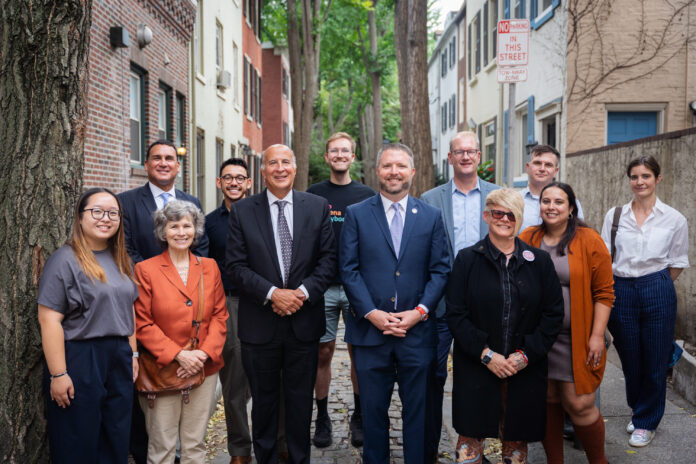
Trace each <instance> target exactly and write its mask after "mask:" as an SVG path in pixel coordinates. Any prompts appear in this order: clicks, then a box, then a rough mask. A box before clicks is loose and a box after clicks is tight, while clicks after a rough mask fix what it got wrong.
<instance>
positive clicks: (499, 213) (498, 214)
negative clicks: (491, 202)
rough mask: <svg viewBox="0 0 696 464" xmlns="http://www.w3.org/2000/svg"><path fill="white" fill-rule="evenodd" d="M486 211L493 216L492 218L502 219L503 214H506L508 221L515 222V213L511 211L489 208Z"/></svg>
mask: <svg viewBox="0 0 696 464" xmlns="http://www.w3.org/2000/svg"><path fill="white" fill-rule="evenodd" d="M488 213H489V214H490V215H491V216H493V219H503V218H504V217H505V216H507V218H508V221H510V222H515V221H516V220H517V219H515V215H514V214H513V213H512V212H505V211H500V210H497V209H489V210H488Z"/></svg>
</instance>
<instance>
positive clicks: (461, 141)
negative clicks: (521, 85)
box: [421, 132, 500, 463]
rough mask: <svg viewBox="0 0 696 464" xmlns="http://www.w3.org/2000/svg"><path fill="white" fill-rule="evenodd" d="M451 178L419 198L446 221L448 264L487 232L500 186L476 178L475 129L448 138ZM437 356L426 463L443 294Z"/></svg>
mask: <svg viewBox="0 0 696 464" xmlns="http://www.w3.org/2000/svg"><path fill="white" fill-rule="evenodd" d="M447 158H448V159H449V163H450V164H451V165H452V170H453V171H454V178H453V179H451V180H450V181H449V182H447V183H446V184H444V185H440V186H438V187H435V188H434V189H432V190H429V191H427V192H425V193H424V194H423V196H422V197H421V199H422V200H423V201H425V202H426V203H428V204H430V205H433V206H435V207H437V208H439V209H440V212H441V214H442V221H443V222H444V224H445V233H446V234H447V243H448V245H449V252H450V267H451V266H452V263H454V258H455V257H456V256H457V253H458V252H459V250H461V249H463V248H467V247H470V246H472V245H475V244H476V243H477V242H478V241H479V240H481V239H482V238H483V237H485V236H486V234H487V233H488V224H486V223H485V222H484V220H483V210H484V209H485V204H486V196H488V194H489V193H490V192H491V191H493V190H495V189H497V188H500V187H498V186H497V185H495V184H491V183H490V182H486V181H485V180H483V179H481V178H479V176H478V167H479V163H480V162H481V151H480V150H479V140H478V136H477V135H476V134H475V133H474V132H459V133H457V134H455V135H454V136H453V137H452V139H451V140H450V151H449V153H448V154H447ZM436 316H437V332H438V345H437V360H436V365H435V366H433V372H432V373H431V382H430V384H431V390H432V392H433V393H432V394H430V395H428V402H429V403H428V418H427V419H428V422H427V424H426V430H425V440H426V444H425V450H426V455H425V457H426V463H431V462H437V450H438V446H439V441H440V431H441V428H442V399H443V392H444V386H445V381H446V380H447V356H448V355H449V351H450V347H451V346H452V335H451V334H450V332H449V329H448V327H447V322H446V320H445V302H444V298H443V299H442V300H441V301H440V304H439V305H438V307H437V312H436Z"/></svg>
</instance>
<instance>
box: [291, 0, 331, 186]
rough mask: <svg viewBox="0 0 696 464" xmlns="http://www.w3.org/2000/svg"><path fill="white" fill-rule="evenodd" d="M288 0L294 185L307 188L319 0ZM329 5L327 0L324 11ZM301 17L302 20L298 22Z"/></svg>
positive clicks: (316, 79) (316, 74)
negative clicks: (295, 171)
mask: <svg viewBox="0 0 696 464" xmlns="http://www.w3.org/2000/svg"><path fill="white" fill-rule="evenodd" d="M300 3H301V5H302V9H301V11H300V10H299V8H298V5H297V0H288V26H287V27H288V56H289V58H290V78H291V81H292V82H291V85H292V111H293V114H294V115H295V116H294V128H295V136H294V138H293V150H294V152H295V157H296V158H297V176H296V177H295V188H296V189H298V190H306V189H307V180H308V174H309V154H310V149H311V145H312V129H313V126H314V103H315V101H316V99H317V94H318V91H319V44H320V43H321V26H322V24H323V22H324V19H325V16H324V17H322V12H321V5H322V1H321V0H314V1H312V0H300ZM330 6H331V1H329V3H328V5H327V6H326V9H325V13H326V11H328V9H329V8H330ZM300 21H301V23H300Z"/></svg>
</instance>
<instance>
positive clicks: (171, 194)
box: [148, 182, 176, 211]
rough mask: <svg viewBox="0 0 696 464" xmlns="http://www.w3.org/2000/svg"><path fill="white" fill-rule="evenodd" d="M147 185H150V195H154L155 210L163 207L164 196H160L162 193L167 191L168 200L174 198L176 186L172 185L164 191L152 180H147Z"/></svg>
mask: <svg viewBox="0 0 696 464" xmlns="http://www.w3.org/2000/svg"><path fill="white" fill-rule="evenodd" d="M148 185H149V186H150V192H152V196H153V197H155V205H157V211H159V210H161V209H162V208H163V207H164V198H162V194H163V193H168V194H169V200H176V188H175V187H174V186H173V185H172V188H171V189H169V190H167V191H164V190H162V189H161V188H159V187H158V186H156V185H155V184H153V183H152V182H148Z"/></svg>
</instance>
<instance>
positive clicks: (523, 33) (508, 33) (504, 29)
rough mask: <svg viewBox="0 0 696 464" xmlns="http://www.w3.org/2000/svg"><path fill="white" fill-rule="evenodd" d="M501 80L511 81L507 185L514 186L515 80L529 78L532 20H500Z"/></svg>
mask: <svg viewBox="0 0 696 464" xmlns="http://www.w3.org/2000/svg"><path fill="white" fill-rule="evenodd" d="M497 36H498V43H497V45H498V47H497V50H498V54H497V56H496V61H497V65H498V72H497V74H498V82H499V83H507V84H508V86H509V87H508V100H509V102H508V114H507V121H506V124H507V126H508V150H507V166H506V171H507V185H508V187H512V186H513V185H514V181H513V177H512V176H513V174H512V173H513V169H514V161H513V157H512V148H513V143H514V141H515V115H514V111H515V83H516V82H525V81H526V80H527V64H528V63H529V20H527V19H503V20H500V21H498V34H497Z"/></svg>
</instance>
